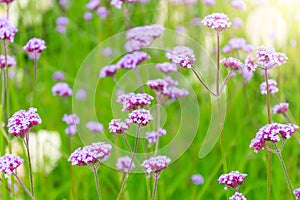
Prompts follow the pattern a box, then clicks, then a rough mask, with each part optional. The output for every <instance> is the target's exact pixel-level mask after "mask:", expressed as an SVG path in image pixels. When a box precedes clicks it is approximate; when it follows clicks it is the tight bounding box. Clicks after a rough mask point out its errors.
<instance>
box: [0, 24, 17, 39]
mask: <svg viewBox="0 0 300 200" xmlns="http://www.w3.org/2000/svg"><path fill="white" fill-rule="evenodd" d="M17 32H18V29H17V28H15V27H14V26H12V25H11V24H10V22H9V21H8V20H7V19H6V18H0V39H1V40H9V41H10V42H14V38H15V34H16V33H17Z"/></svg>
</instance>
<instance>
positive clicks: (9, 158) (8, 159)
mask: <svg viewBox="0 0 300 200" xmlns="http://www.w3.org/2000/svg"><path fill="white" fill-rule="evenodd" d="M23 162H24V160H23V159H22V158H20V157H19V156H16V155H13V154H6V155H4V156H2V157H0V171H1V172H4V173H5V178H8V177H9V176H10V175H11V174H13V173H14V170H15V169H17V168H18V167H19V166H20V165H21V164H22V163H23Z"/></svg>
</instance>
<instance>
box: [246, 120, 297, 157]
mask: <svg viewBox="0 0 300 200" xmlns="http://www.w3.org/2000/svg"><path fill="white" fill-rule="evenodd" d="M297 129H298V126H297V125H294V124H279V123H272V124H267V125H265V126H263V127H262V128H260V129H259V130H258V132H257V133H256V136H255V138H254V139H252V140H251V144H250V148H253V149H254V152H256V153H257V152H259V151H260V150H262V149H265V148H266V142H267V141H270V142H272V143H277V142H279V141H280V137H279V136H280V135H281V137H282V138H283V139H289V138H290V137H291V135H292V134H293V133H295V132H296V131H297Z"/></svg>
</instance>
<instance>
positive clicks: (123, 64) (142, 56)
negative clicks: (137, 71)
mask: <svg viewBox="0 0 300 200" xmlns="http://www.w3.org/2000/svg"><path fill="white" fill-rule="evenodd" d="M149 58H150V56H149V54H147V53H145V52H140V51H135V52H133V53H132V54H126V55H125V56H124V57H123V58H122V59H121V60H120V61H119V62H118V63H117V66H118V68H125V69H134V68H136V67H137V65H138V64H140V63H141V62H143V61H144V60H147V59H149Z"/></svg>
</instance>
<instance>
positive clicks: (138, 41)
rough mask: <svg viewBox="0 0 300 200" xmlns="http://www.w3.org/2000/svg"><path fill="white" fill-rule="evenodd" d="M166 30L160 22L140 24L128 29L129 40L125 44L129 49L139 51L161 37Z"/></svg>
mask: <svg viewBox="0 0 300 200" xmlns="http://www.w3.org/2000/svg"><path fill="white" fill-rule="evenodd" d="M163 32H164V27H163V26H161V25H158V24H152V25H147V26H138V27H135V28H132V29H130V30H128V31H127V33H126V37H127V39H128V42H127V43H126V44H125V49H126V50H127V51H137V50H140V49H143V48H146V47H148V46H149V45H150V44H151V42H152V41H153V40H154V39H155V38H158V37H160V36H161V35H162V34H163Z"/></svg>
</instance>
